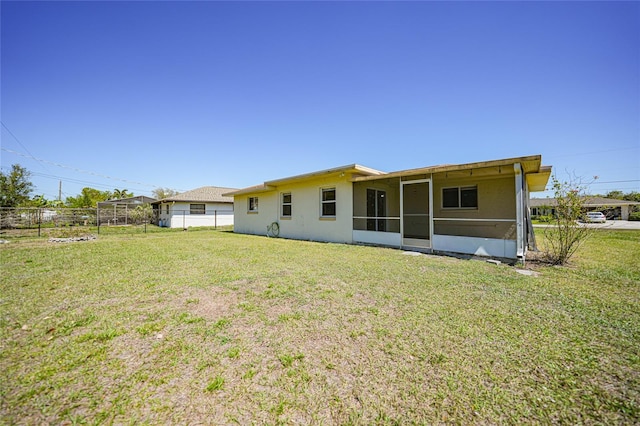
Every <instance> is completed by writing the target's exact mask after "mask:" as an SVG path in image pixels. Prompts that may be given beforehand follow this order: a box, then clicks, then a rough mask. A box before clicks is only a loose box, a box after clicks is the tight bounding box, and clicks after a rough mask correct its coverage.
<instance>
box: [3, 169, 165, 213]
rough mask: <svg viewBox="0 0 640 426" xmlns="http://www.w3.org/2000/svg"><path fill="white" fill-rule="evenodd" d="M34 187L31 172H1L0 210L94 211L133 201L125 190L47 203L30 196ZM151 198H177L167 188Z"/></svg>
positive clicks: (91, 190)
mask: <svg viewBox="0 0 640 426" xmlns="http://www.w3.org/2000/svg"><path fill="white" fill-rule="evenodd" d="M33 191H34V185H33V183H32V182H31V172H29V170H27V169H26V168H24V167H22V166H20V165H19V164H13V165H12V166H11V170H10V171H8V172H7V173H4V172H2V171H0V207H71V208H87V207H97V206H98V203H99V202H101V201H108V200H118V199H122V198H130V197H135V195H134V194H133V193H132V192H129V190H127V189H117V188H116V189H114V190H113V191H101V190H99V189H95V188H90V187H85V188H82V191H80V194H78V195H76V196H72V197H66V198H65V200H64V201H62V200H48V199H47V198H46V197H45V196H44V195H32V193H33ZM152 193H153V197H154V198H156V199H158V200H162V199H164V198H168V197H171V196H174V195H176V194H177V192H176V191H174V190H172V189H168V188H156V189H154V190H153V191H152Z"/></svg>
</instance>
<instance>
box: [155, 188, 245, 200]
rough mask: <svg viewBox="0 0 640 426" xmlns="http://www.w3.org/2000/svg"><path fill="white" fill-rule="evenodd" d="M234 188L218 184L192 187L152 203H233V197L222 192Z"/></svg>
mask: <svg viewBox="0 0 640 426" xmlns="http://www.w3.org/2000/svg"><path fill="white" fill-rule="evenodd" d="M235 190H236V189H235V188H221V187H219V186H203V187H201V188H196V189H192V190H191V191H186V192H182V193H180V194H178V195H174V196H173V197H167V198H164V199H162V200H159V201H156V202H155V203H154V204H160V203H166V202H176V201H177V202H192V201H198V202H202V203H233V198H232V197H228V196H225V195H223V194H225V193H227V192H230V191H235Z"/></svg>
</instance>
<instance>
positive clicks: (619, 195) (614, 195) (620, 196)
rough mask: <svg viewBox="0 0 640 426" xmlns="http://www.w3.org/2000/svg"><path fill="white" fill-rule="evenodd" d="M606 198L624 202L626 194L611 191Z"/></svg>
mask: <svg viewBox="0 0 640 426" xmlns="http://www.w3.org/2000/svg"><path fill="white" fill-rule="evenodd" d="M605 197H606V198H614V199H616V200H622V199H624V194H623V193H622V191H609V192H607V195H605Z"/></svg>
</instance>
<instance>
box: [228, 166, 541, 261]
mask: <svg viewBox="0 0 640 426" xmlns="http://www.w3.org/2000/svg"><path fill="white" fill-rule="evenodd" d="M541 160H542V158H541V156H540V155H533V156H527V157H518V158H507V159H502V160H492V161H483V162H477V163H469V164H452V165H440V166H432V167H424V168H419V169H411V170H402V171H398V172H393V173H385V172H382V171H379V170H374V169H371V168H368V167H363V166H360V165H358V164H352V165H348V166H343V167H336V168H333V169H329V170H322V171H317V172H311V173H307V174H302V175H298V176H292V177H288V178H283V179H277V180H271V181H267V182H264V183H263V184H261V185H257V186H253V187H250V188H245V189H240V190H237V191H231V192H228V193H226V194H225V195H227V196H230V197H233V200H234V232H238V233H243V234H257V235H266V234H267V230H268V227H269V229H270V230H271V232H272V233H273V230H274V229H276V230H277V231H278V232H277V234H279V236H280V237H284V238H293V239H304V240H315V241H327V242H338V243H350V244H372V245H379V246H388V247H396V248H401V249H407V250H416V251H423V252H453V253H465V254H472V255H481V256H491V257H500V258H508V259H522V260H524V258H525V254H526V251H527V248H528V246H529V245H535V240H534V239H533V227H532V226H531V222H530V220H529V216H528V212H529V193H530V192H533V191H544V189H545V186H546V184H547V181H548V179H549V176H550V174H551V167H550V166H542V165H541ZM274 223H276V224H277V225H275V226H274V225H273V224H274Z"/></svg>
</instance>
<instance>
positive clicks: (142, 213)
mask: <svg viewBox="0 0 640 426" xmlns="http://www.w3.org/2000/svg"><path fill="white" fill-rule="evenodd" d="M129 217H130V218H131V220H133V221H134V223H136V224H140V223H142V222H150V221H151V219H153V207H151V204H149V203H144V204H142V205H139V206H136V208H135V209H133V210H131V211H130V212H129Z"/></svg>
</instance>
